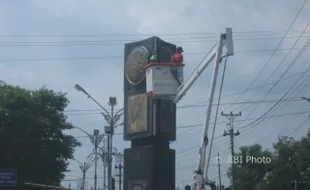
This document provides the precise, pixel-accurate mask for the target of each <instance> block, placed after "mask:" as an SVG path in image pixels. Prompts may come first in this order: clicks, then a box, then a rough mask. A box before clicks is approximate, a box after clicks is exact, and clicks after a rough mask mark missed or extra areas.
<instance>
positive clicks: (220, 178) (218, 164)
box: [217, 152, 222, 190]
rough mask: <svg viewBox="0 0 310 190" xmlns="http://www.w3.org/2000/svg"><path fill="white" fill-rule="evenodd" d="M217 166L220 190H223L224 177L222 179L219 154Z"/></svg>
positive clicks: (218, 154) (218, 155)
mask: <svg viewBox="0 0 310 190" xmlns="http://www.w3.org/2000/svg"><path fill="white" fill-rule="evenodd" d="M217 166H218V169H219V180H220V190H222V177H221V163H220V153H219V152H218V153H217Z"/></svg>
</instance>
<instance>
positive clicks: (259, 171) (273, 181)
mask: <svg viewBox="0 0 310 190" xmlns="http://www.w3.org/2000/svg"><path fill="white" fill-rule="evenodd" d="M273 148H274V150H272V151H271V150H263V148H262V146H260V145H258V144H254V145H252V146H243V147H240V150H239V152H238V153H236V156H243V158H245V157H246V156H254V157H256V158H258V157H269V158H271V160H272V162H271V163H267V162H265V163H252V162H247V163H246V162H245V161H243V162H242V163H238V164H236V175H235V176H236V189H238V190H273V189H282V190H285V189H288V190H290V189H294V185H297V186H298V190H307V189H310V131H309V132H308V133H307V134H306V135H305V136H304V137H302V138H301V139H300V140H294V139H293V138H291V137H279V139H278V141H277V142H276V143H275V144H274V145H273ZM228 176H229V178H230V179H231V181H232V172H231V167H230V169H229V170H228ZM295 183H296V184H295Z"/></svg>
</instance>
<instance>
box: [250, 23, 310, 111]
mask: <svg viewBox="0 0 310 190" xmlns="http://www.w3.org/2000/svg"><path fill="white" fill-rule="evenodd" d="M309 25H310V21H309V22H308V24H307V25H306V27H305V28H304V30H306V29H307V28H308V26H309ZM303 32H304V31H303ZM303 32H302V33H301V35H302V34H303ZM299 40H300V38H298V39H296V41H295V42H294V44H293V47H295V46H296V45H297V43H298V42H299ZM301 51H302V50H301ZM291 52H292V50H289V51H288V52H287V54H286V55H285V56H284V57H283V59H282V60H281V61H280V63H279V65H278V66H277V67H276V69H275V70H274V71H273V72H272V73H271V74H270V75H269V77H268V79H267V80H266V81H265V82H264V84H263V85H265V84H266V83H267V82H268V81H269V80H270V79H271V77H272V76H274V74H275V73H276V72H277V71H278V69H279V68H280V67H281V65H282V64H283V63H284V61H285V60H286V59H287V57H288V56H289V55H290V53H291ZM295 64H296V61H295V62H294V61H293V62H291V63H290V65H289V66H288V67H287V69H286V70H285V71H284V72H283V73H282V75H281V76H280V78H279V79H281V78H283V77H284V75H285V74H286V73H287V72H288V71H289V70H290V69H291V68H292V67H293V66H294V65H295ZM279 79H278V80H279ZM277 84H278V83H277V82H276V83H275V84H274V85H273V86H272V87H271V88H270V89H269V90H268V91H267V93H265V95H264V96H263V97H262V98H261V100H260V101H264V100H265V98H266V97H267V96H268V95H269V94H270V93H271V91H272V90H273V89H274V87H275V86H276V85H277ZM259 90H260V89H258V90H257V91H256V92H255V93H254V94H253V95H252V97H250V98H249V99H248V100H250V99H252V98H253V97H254V96H255V94H256V93H258V92H259ZM260 104H261V103H258V104H257V105H255V107H254V108H253V109H252V111H251V112H250V113H249V114H248V115H247V117H248V116H250V115H251V114H252V113H253V112H254V111H255V110H256V109H257V108H258V106H259V105H260Z"/></svg>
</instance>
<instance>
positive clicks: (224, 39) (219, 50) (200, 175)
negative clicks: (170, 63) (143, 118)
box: [173, 28, 234, 190]
mask: <svg viewBox="0 0 310 190" xmlns="http://www.w3.org/2000/svg"><path fill="white" fill-rule="evenodd" d="M224 47H226V51H225V52H224V51H223V48H224ZM232 55H234V50H233V38H232V29H231V28H226V33H224V34H221V37H220V41H219V43H218V44H216V45H215V46H214V47H213V48H212V50H211V51H210V52H209V54H208V55H207V56H206V57H205V58H204V59H203V61H202V62H201V63H200V64H199V66H198V67H197V68H196V69H195V70H194V71H193V73H192V74H191V75H190V77H189V78H188V79H187V80H186V81H185V82H184V83H183V84H182V85H181V86H180V87H179V88H178V90H177V93H176V95H175V97H174V98H173V101H174V102H175V103H177V102H179V101H180V100H181V99H182V97H183V96H184V95H185V94H186V92H187V90H188V89H190V87H191V86H192V85H193V84H194V82H195V81H196V80H197V79H198V78H199V76H200V75H201V73H202V72H203V71H204V70H205V69H206V68H207V66H208V65H209V64H210V63H211V62H212V61H213V60H214V59H215V65H214V69H213V77H212V81H211V88H210V94H209V99H208V105H207V110H206V119H205V123H204V130H203V137H202V142H201V146H200V149H199V157H198V164H197V168H196V170H195V171H194V181H195V182H194V184H193V187H192V190H204V189H205V184H206V182H208V178H207V171H206V172H205V162H206V148H207V145H208V129H209V123H210V118H211V112H212V104H213V97H214V93H215V87H216V81H217V80H216V79H217V75H218V71H219V64H220V63H221V60H222V58H223V57H226V58H227V57H228V56H232Z"/></svg>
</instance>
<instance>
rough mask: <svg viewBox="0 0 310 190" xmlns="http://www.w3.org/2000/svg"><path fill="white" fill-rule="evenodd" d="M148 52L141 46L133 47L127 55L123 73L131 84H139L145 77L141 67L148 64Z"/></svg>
mask: <svg viewBox="0 0 310 190" xmlns="http://www.w3.org/2000/svg"><path fill="white" fill-rule="evenodd" d="M148 58H149V52H148V51H147V49H146V48H145V47H143V46H140V47H138V48H136V49H134V50H133V51H132V52H131V53H130V54H129V56H128V58H127V60H126V66H125V75H126V78H127V80H128V82H129V83H130V84H132V85H138V84H140V83H141V82H142V81H143V80H144V78H145V72H144V69H143V67H144V66H145V65H146V64H148Z"/></svg>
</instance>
